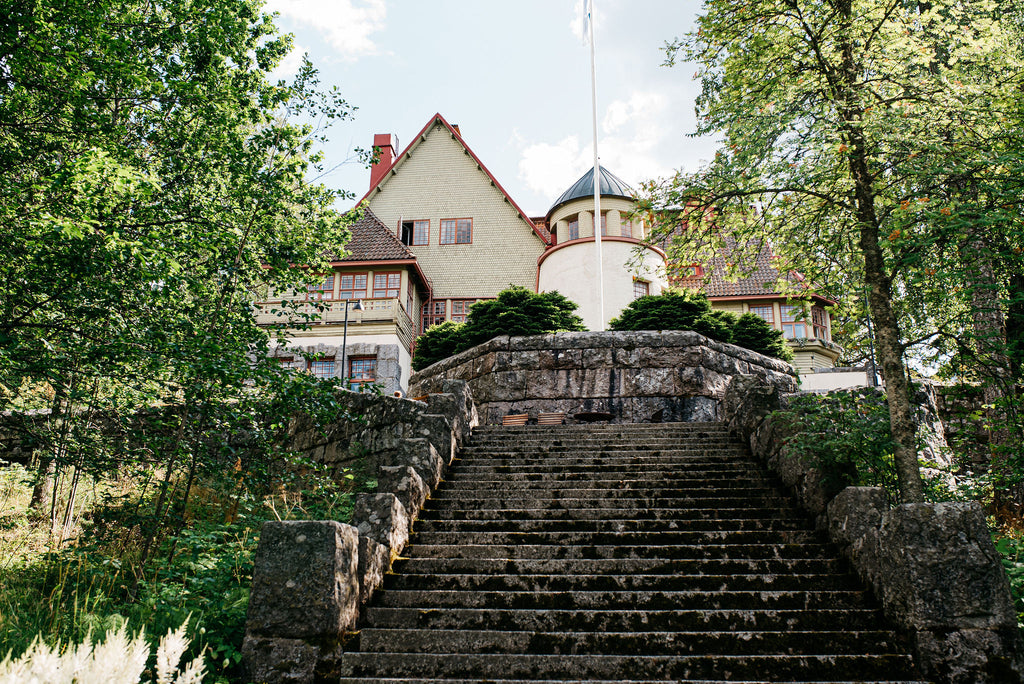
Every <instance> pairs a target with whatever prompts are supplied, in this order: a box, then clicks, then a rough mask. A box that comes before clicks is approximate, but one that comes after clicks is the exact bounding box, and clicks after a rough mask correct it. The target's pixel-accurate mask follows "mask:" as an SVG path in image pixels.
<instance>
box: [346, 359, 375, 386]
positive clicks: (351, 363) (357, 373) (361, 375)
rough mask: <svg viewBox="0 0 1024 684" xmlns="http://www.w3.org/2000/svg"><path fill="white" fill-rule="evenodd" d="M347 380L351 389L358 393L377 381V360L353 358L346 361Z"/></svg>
mask: <svg viewBox="0 0 1024 684" xmlns="http://www.w3.org/2000/svg"><path fill="white" fill-rule="evenodd" d="M348 378H349V384H350V385H351V387H352V389H354V390H356V391H359V390H361V389H362V388H363V387H364V386H365V385H369V384H370V383H373V382H376V381H377V359H376V358H375V357H373V356H354V357H352V358H350V359H349V360H348Z"/></svg>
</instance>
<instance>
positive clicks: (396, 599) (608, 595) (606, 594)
mask: <svg viewBox="0 0 1024 684" xmlns="http://www.w3.org/2000/svg"><path fill="white" fill-rule="evenodd" d="M379 596H380V600H379V601H378V602H377V605H379V606H393V607H396V608H399V607H403V608H412V607H419V608H424V609H429V608H506V609H513V608H514V609H519V610H525V609H531V610H551V609H561V610H567V609H570V608H576V609H580V608H583V609H604V610H611V609H616V608H618V609H622V610H631V609H632V610H723V609H747V610H769V609H776V610H780V609H784V610H817V609H821V608H832V609H836V608H867V607H870V601H869V599H868V598H867V596H866V595H865V593H864V592H863V591H859V590H843V589H837V590H822V591H808V590H799V591H767V590H766V591H640V590H636V591H561V592H554V593H537V592H534V591H455V590H437V591H431V590H412V589H410V590H402V589H387V588H385V589H384V590H382V591H381V592H380V594H379Z"/></svg>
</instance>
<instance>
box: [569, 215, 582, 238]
mask: <svg viewBox="0 0 1024 684" xmlns="http://www.w3.org/2000/svg"><path fill="white" fill-rule="evenodd" d="M569 239H570V240H579V239H580V220H579V219H578V218H574V219H573V220H572V221H569Z"/></svg>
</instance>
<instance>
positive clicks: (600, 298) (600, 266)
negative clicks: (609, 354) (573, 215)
mask: <svg viewBox="0 0 1024 684" xmlns="http://www.w3.org/2000/svg"><path fill="white" fill-rule="evenodd" d="M584 2H585V3H586V5H587V7H588V8H589V12H587V19H588V21H587V24H588V27H589V31H590V36H589V37H590V95H591V100H592V101H593V105H594V106H593V110H594V246H595V248H596V249H595V251H596V252H597V306H598V311H599V319H598V325H597V329H598V331H603V330H604V259H603V257H602V256H601V166H600V163H599V162H598V158H597V60H596V58H595V57H594V53H595V47H594V0H584Z"/></svg>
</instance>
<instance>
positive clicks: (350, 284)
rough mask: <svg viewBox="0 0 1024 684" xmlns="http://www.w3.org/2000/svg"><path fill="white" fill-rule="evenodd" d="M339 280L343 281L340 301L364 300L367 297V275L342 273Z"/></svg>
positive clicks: (339, 295) (340, 285)
mask: <svg viewBox="0 0 1024 684" xmlns="http://www.w3.org/2000/svg"><path fill="white" fill-rule="evenodd" d="M338 279H339V280H340V281H341V282H340V283H339V287H340V290H339V291H338V299H363V298H364V297H366V274H365V273H340V274H338Z"/></svg>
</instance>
